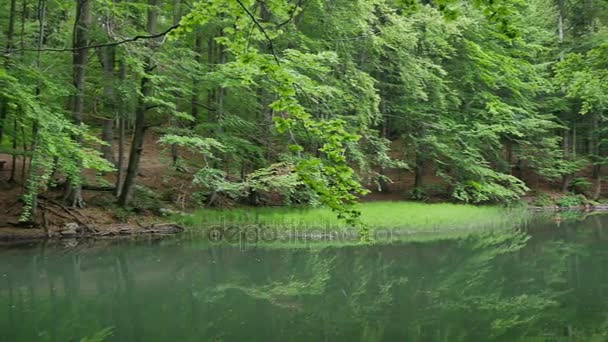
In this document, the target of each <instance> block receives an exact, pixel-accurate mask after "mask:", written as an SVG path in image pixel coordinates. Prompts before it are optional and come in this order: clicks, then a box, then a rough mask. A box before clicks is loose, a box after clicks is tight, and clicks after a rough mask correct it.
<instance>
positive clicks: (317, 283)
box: [0, 215, 608, 341]
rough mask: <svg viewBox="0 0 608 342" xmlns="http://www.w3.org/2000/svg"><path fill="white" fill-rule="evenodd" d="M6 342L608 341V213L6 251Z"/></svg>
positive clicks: (1, 272)
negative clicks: (427, 229) (481, 224)
mask: <svg viewBox="0 0 608 342" xmlns="http://www.w3.org/2000/svg"><path fill="white" fill-rule="evenodd" d="M0 259H1V260H2V262H1V265H0V341H81V340H82V341H102V340H106V341H318V340H325V341H396V340H400V341H404V340H407V341H486V340H496V341H519V340H526V341H529V340H534V341H545V340H546V341H559V340H567V341H573V340H580V341H591V340H605V339H606V337H607V334H608V266H607V265H608V215H590V216H587V217H584V216H575V217H564V216H563V215H562V217H561V218H557V219H556V218H555V217H553V216H546V217H545V216H543V217H533V218H531V219H530V220H528V221H527V222H526V223H525V224H523V225H522V227H520V229H497V230H493V231H485V232H483V231H482V232H475V233H471V234H469V235H467V236H460V237H449V238H438V239H432V238H428V239H424V240H419V241H415V242H412V241H409V242H408V240H407V238H404V239H401V240H400V241H393V242H391V243H382V242H381V241H380V242H378V243H375V244H371V245H358V244H356V243H343V244H336V245H334V246H332V244H331V243H325V244H322V243H294V244H292V245H291V246H289V245H287V244H285V243H277V244H273V243H272V242H265V243H251V242H247V241H246V242H243V241H239V242H234V241H233V242H226V241H222V242H213V241H209V240H208V239H206V238H205V236H199V237H196V236H183V237H178V238H170V239H163V240H158V239H156V240H152V239H151V240H139V241H97V242H80V243H79V244H75V243H74V242H73V241H64V242H61V243H46V244H28V245H20V246H10V247H8V246H7V247H2V249H1V250H0Z"/></svg>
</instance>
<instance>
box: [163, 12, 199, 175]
mask: <svg viewBox="0 0 608 342" xmlns="http://www.w3.org/2000/svg"><path fill="white" fill-rule="evenodd" d="M181 19H182V10H181V0H173V25H177V24H179V22H180V20H181ZM200 30H201V29H200V28H197V29H196V42H198V39H199V36H200V35H201V33H200ZM201 44H202V43H201ZM195 45H196V43H195ZM194 53H195V56H194V60H195V61H196V62H197V64H198V65H200V53H201V51H197V49H196V46H195V49H194ZM192 82H193V84H192V100H191V101H192V117H193V118H194V120H193V121H192V122H191V123H190V124H191V127H192V128H194V127H195V126H196V122H197V120H198V116H199V113H198V105H199V103H198V96H199V93H200V87H199V86H198V75H195V77H194V78H193V81H192ZM176 97H177V96H176ZM175 102H176V103H175V107H176V108H177V107H178V106H179V101H177V100H176V101H175ZM177 121H178V120H177ZM178 160H179V149H178V146H177V145H176V144H171V161H172V165H173V167H177V161H178Z"/></svg>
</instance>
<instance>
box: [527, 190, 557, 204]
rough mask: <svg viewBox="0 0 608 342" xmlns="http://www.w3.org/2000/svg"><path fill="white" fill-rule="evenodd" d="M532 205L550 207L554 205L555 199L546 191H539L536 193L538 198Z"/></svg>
mask: <svg viewBox="0 0 608 342" xmlns="http://www.w3.org/2000/svg"><path fill="white" fill-rule="evenodd" d="M532 205H535V206H537V207H548V206H550V205H553V199H551V197H550V196H549V195H547V194H546V193H544V192H539V193H538V194H536V198H535V199H534V201H533V202H532Z"/></svg>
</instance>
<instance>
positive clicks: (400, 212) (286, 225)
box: [179, 202, 528, 232]
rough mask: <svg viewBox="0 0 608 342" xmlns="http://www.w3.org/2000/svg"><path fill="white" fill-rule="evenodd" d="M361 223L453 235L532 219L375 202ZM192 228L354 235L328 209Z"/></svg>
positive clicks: (252, 213)
mask: <svg viewBox="0 0 608 342" xmlns="http://www.w3.org/2000/svg"><path fill="white" fill-rule="evenodd" d="M360 209H361V212H362V221H363V222H364V223H365V224H367V225H368V226H369V227H370V228H372V229H376V230H378V229H384V230H386V229H391V230H398V231H404V232H428V231H443V232H445V231H453V230H465V229H467V230H468V229H481V228H488V229H492V228H505V227H514V226H516V225H518V224H520V223H521V222H523V220H525V219H526V218H527V217H528V213H527V211H526V210H525V209H523V208H515V209H511V208H503V207H498V206H473V205H457V204H425V203H417V202H371V203H362V204H361V205H360ZM179 220H180V221H181V222H182V223H183V224H184V225H186V226H188V227H191V228H203V229H204V228H211V227H246V226H252V225H255V226H258V227H262V228H271V229H276V230H280V231H285V232H289V231H295V232H306V231H313V230H318V229H331V230H333V231H344V232H348V231H354V230H355V229H354V228H353V227H349V226H348V225H347V224H346V223H345V222H343V221H341V220H338V219H337V218H336V216H335V214H334V213H333V212H331V210H329V209H326V208H237V209H231V210H210V209H203V210H199V211H197V212H195V213H194V214H192V215H190V216H186V217H183V218H180V219H179Z"/></svg>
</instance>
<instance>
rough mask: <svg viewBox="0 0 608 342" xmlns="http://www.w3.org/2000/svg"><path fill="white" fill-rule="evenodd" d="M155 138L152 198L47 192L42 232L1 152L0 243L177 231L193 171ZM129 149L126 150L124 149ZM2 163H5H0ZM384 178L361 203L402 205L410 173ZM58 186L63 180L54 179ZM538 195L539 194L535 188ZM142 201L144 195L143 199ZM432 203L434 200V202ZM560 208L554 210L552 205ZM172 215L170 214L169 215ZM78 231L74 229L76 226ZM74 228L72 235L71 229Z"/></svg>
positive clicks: (430, 179)
mask: <svg viewBox="0 0 608 342" xmlns="http://www.w3.org/2000/svg"><path fill="white" fill-rule="evenodd" d="M157 139H158V137H157V136H155V135H154V134H148V135H147V137H146V141H145V144H144V146H145V148H144V151H143V156H142V160H141V166H140V172H139V175H138V178H137V184H138V185H140V186H141V188H142V189H145V191H147V192H148V193H153V194H154V195H153V197H154V198H153V200H151V201H148V202H150V203H147V202H146V201H145V200H144V201H141V202H142V203H137V204H136V206H135V208H132V209H133V210H130V211H126V210H123V209H120V208H118V207H117V206H116V205H115V204H114V202H115V201H114V196H113V193H112V191H107V190H106V191H99V189H96V190H84V191H83V196H84V200H85V202H86V203H87V207H86V208H83V209H72V208H67V207H66V206H64V205H62V193H63V190H62V189H48V190H47V191H44V193H43V195H42V197H41V199H40V211H39V212H40V217H38V218H37V221H38V222H44V223H45V224H46V227H47V228H46V229H43V228H34V227H28V226H24V225H23V224H21V223H20V222H19V216H20V215H21V212H22V209H23V202H22V201H21V195H22V194H23V182H22V179H21V176H22V174H27V171H28V170H27V165H26V170H25V173H23V166H24V165H23V163H22V161H21V159H19V160H17V162H16V168H15V178H16V181H15V182H10V183H9V182H8V180H9V178H10V174H11V166H12V165H11V164H12V161H11V159H10V156H8V155H4V154H0V164H4V167H3V168H2V169H1V170H0V241H10V240H37V239H43V238H47V237H49V236H54V237H74V236H78V235H80V236H83V235H86V236H124V235H142V234H146V235H147V234H168V233H175V232H177V231H179V230H180V228H179V227H176V226H173V225H169V226H163V225H159V224H162V223H163V222H166V220H167V217H166V216H165V217H163V216H162V215H159V214H162V213H175V212H188V211H191V209H193V208H191V207H192V205H189V204H190V203H192V200H191V196H192V193H193V192H194V191H195V189H194V187H193V186H192V175H191V172H176V171H175V170H174V169H173V168H172V167H171V166H170V165H171V157H170V152H169V150H168V149H167V148H165V147H163V146H160V145H159V144H158V143H157ZM127 151H128V146H127ZM3 161H4V163H2V162H3ZM388 176H389V177H390V178H391V179H393V183H391V184H389V190H390V191H389V192H377V191H374V192H372V193H371V194H369V195H367V196H365V197H364V198H362V199H361V201H362V202H378V201H393V202H394V201H405V200H407V195H406V194H407V189H410V188H411V187H412V186H413V175H412V174H410V173H407V172H403V171H402V172H397V171H393V172H391V173H390V174H388ZM424 178H425V182H426V183H427V184H436V183H438V182H439V179H438V178H437V176H435V175H434V174H433V173H432V172H430V171H429V172H426V173H425V175H424ZM55 181H56V182H57V183H58V184H60V183H61V182H62V181H63V180H62V179H56V180H55ZM115 181H116V179H115V175H113V174H107V175H101V176H100V175H95V174H93V173H88V174H85V182H84V183H85V184H86V185H89V186H98V187H99V186H101V187H107V188H108V189H110V188H111V187H112V186H113V185H114V184H115ZM530 182H531V184H535V185H536V186H537V189H535V190H536V191H535V192H543V193H544V194H546V196H548V197H550V198H552V199H555V198H559V197H560V196H562V194H560V193H559V192H557V191H555V184H551V183H547V182H541V181H539V180H530V181H529V184H530ZM539 189H540V190H541V191H538V190H539ZM144 197H145V196H144ZM523 200H524V202H527V203H534V202H535V200H536V198H535V196H533V195H531V196H527V197H526V198H524V199H523ZM435 201H436V200H435ZM551 208H552V209H558V208H557V207H551ZM169 216H170V215H169ZM76 227H77V228H76ZM74 230H76V232H75V231H74Z"/></svg>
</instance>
